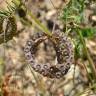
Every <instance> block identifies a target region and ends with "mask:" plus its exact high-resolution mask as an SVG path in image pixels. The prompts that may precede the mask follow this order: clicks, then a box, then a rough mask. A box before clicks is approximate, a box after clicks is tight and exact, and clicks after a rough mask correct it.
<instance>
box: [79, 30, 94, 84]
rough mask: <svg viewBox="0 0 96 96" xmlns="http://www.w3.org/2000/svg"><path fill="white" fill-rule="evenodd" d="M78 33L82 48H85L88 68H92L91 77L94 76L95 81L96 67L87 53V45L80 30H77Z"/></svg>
mask: <svg viewBox="0 0 96 96" xmlns="http://www.w3.org/2000/svg"><path fill="white" fill-rule="evenodd" d="M78 34H79V36H80V39H81V42H82V44H83V47H84V50H85V53H86V56H87V59H88V61H89V65H90V68H91V70H92V72H93V78H94V80H95V82H96V68H95V66H94V62H93V60H92V59H91V57H90V54H89V52H88V50H87V47H86V44H85V41H84V38H83V36H82V34H81V32H80V30H78Z"/></svg>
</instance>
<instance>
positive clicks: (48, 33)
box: [28, 12, 52, 36]
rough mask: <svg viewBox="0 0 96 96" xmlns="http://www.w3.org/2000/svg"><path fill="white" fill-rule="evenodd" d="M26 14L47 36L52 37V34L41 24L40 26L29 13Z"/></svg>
mask: <svg viewBox="0 0 96 96" xmlns="http://www.w3.org/2000/svg"><path fill="white" fill-rule="evenodd" d="M28 14H29V15H30V16H31V18H32V19H33V21H34V23H35V24H36V25H37V26H38V27H39V28H40V29H41V30H42V31H43V32H44V33H46V34H47V35H49V36H52V32H50V31H49V30H48V29H47V27H45V26H44V25H43V24H41V22H40V21H39V20H38V19H37V18H36V17H35V16H34V15H33V14H32V13H31V12H28Z"/></svg>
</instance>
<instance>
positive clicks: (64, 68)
mask: <svg viewBox="0 0 96 96" xmlns="http://www.w3.org/2000/svg"><path fill="white" fill-rule="evenodd" d="M46 38H48V39H50V40H51V42H52V43H53V45H54V49H55V51H56V55H57V61H58V63H57V64H56V65H51V64H47V63H46V64H37V63H36V62H35V52H36V48H37V46H38V45H39V44H40V43H41V42H43V41H44V40H45V39H46ZM24 53H25V57H26V58H27V60H28V61H29V63H30V64H31V66H32V68H33V69H34V70H35V71H36V72H38V73H40V74H42V75H43V76H47V77H49V78H61V77H63V76H64V75H65V74H66V73H67V72H68V70H69V68H70V65H71V64H73V63H74V54H73V46H72V43H71V40H70V39H69V38H68V36H67V35H66V34H64V33H61V32H59V31H56V32H54V33H53V35H52V36H51V37H48V36H39V38H35V39H34V40H32V39H31V40H28V41H27V43H26V46H25V48H24Z"/></svg>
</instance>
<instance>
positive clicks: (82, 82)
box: [0, 0, 96, 96]
mask: <svg viewBox="0 0 96 96" xmlns="http://www.w3.org/2000/svg"><path fill="white" fill-rule="evenodd" d="M1 1H2V0H1ZM52 2H53V4H54V6H55V8H54V6H53V5H52V3H51V2H50V0H28V1H27V0H26V2H25V4H26V6H27V8H28V9H29V10H31V11H32V12H33V13H34V15H35V16H36V17H37V18H38V19H39V20H40V21H41V22H43V23H44V24H45V25H46V26H47V27H48V28H49V30H52V28H53V24H54V22H55V23H56V29H60V30H62V29H63V24H62V22H61V21H60V20H58V18H57V15H58V14H57V13H58V12H59V11H60V9H61V8H63V6H64V4H66V3H68V2H69V0H52ZM0 3H1V2H0ZM58 10H59V11H58ZM95 20H96V17H95ZM88 22H89V21H88ZM94 22H96V21H94ZM17 24H18V26H17V27H18V29H19V28H21V27H22V25H21V23H20V22H19V21H18V22H17ZM33 26H34V25H33ZM39 31H40V30H38V29H37V28H35V27H33V28H26V29H25V30H24V31H23V32H22V33H20V34H19V36H17V37H14V38H13V40H11V41H9V42H8V43H7V44H6V47H5V49H4V45H3V44H2V45H0V58H2V57H4V52H5V56H6V58H5V68H4V70H5V72H4V76H3V91H4V96H75V95H76V94H77V93H80V92H82V91H83V90H84V89H87V84H88V80H87V78H86V74H87V73H86V70H84V66H83V64H82V61H81V60H79V61H76V63H78V65H77V66H76V67H74V65H72V66H71V68H70V70H69V72H68V74H67V75H65V76H64V77H63V78H62V79H60V80H55V79H49V78H46V77H43V76H41V75H40V74H38V73H36V72H35V71H34V70H32V71H30V68H29V67H28V66H27V65H28V63H27V62H26V60H25V57H24V52H23V48H24V46H25V43H26V41H27V40H28V39H29V38H30V37H31V36H32V35H33V34H34V33H35V32H39ZM86 42H87V46H88V48H89V50H90V53H91V55H92V58H93V60H94V63H95V65H96V39H94V38H92V40H89V41H88V40H87V41H86ZM46 47H47V49H46V51H44V50H45V49H44V44H41V49H40V50H39V52H38V53H39V54H40V55H37V58H38V60H41V61H43V62H47V61H50V62H52V63H54V61H55V60H54V58H55V53H54V49H53V47H52V46H50V44H48V43H47V45H46ZM4 50H5V51H4ZM85 62H86V61H85ZM86 63H88V62H86ZM78 66H79V67H78ZM74 69H75V71H74ZM88 93H91V94H93V92H92V91H91V90H88ZM88 93H87V94H84V95H82V96H96V94H94V95H88ZM76 96H77V95H76Z"/></svg>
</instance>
